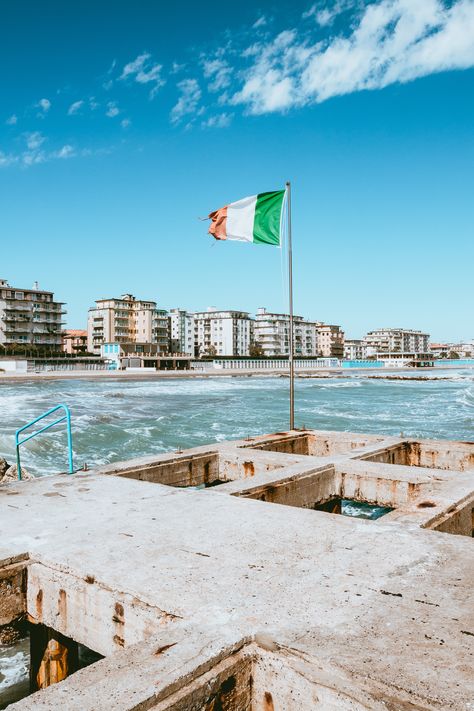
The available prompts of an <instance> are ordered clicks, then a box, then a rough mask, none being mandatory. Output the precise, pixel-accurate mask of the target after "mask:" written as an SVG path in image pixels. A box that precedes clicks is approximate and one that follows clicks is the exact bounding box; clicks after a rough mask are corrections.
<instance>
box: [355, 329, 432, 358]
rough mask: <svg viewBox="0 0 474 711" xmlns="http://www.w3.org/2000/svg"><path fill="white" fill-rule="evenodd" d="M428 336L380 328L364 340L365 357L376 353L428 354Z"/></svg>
mask: <svg viewBox="0 0 474 711" xmlns="http://www.w3.org/2000/svg"><path fill="white" fill-rule="evenodd" d="M429 341H430V334H429V333H423V332H422V331H412V330H409V329H404V328H380V329H378V330H376V331H369V333H368V334H367V335H366V336H365V338H364V344H365V346H366V349H367V355H369V356H370V355H376V354H377V353H428V352H429Z"/></svg>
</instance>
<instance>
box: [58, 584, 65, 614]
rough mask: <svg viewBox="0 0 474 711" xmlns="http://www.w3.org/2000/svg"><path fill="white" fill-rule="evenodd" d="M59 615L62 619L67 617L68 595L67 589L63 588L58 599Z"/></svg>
mask: <svg viewBox="0 0 474 711" xmlns="http://www.w3.org/2000/svg"><path fill="white" fill-rule="evenodd" d="M58 615H59V617H60V618H61V619H62V620H66V617H67V596H66V591H65V590H63V589H62V588H61V590H60V591H59V599H58Z"/></svg>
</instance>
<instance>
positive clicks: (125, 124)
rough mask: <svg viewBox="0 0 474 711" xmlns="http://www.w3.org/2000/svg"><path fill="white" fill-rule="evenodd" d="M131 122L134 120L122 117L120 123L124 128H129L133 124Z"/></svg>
mask: <svg viewBox="0 0 474 711" xmlns="http://www.w3.org/2000/svg"><path fill="white" fill-rule="evenodd" d="M131 123H132V122H131V121H130V119H128V118H125V119H122V120H121V121H120V125H121V126H122V128H128V127H129V126H130V125H131Z"/></svg>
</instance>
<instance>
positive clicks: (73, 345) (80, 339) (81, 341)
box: [61, 328, 87, 355]
mask: <svg viewBox="0 0 474 711" xmlns="http://www.w3.org/2000/svg"><path fill="white" fill-rule="evenodd" d="M61 340H62V344H61V349H62V351H63V353H69V354H70V355H74V354H78V353H87V331H86V330H82V329H80V328H71V329H69V330H67V331H62V332H61Z"/></svg>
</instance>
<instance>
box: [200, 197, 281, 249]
mask: <svg viewBox="0 0 474 711" xmlns="http://www.w3.org/2000/svg"><path fill="white" fill-rule="evenodd" d="M284 197H285V190H276V191H273V192H269V193H259V194H258V195H251V196H250V197H246V198H243V199H242V200H237V202H231V203H229V204H228V205H225V206H224V207H221V208H220V210H215V211H214V212H211V213H210V215H209V219H210V220H211V224H210V227H209V230H208V232H209V234H210V235H212V236H213V237H215V238H216V239H219V240H221V239H228V240H238V241H240V242H254V244H272V245H274V246H276V247H279V246H280V245H281V232H282V223H283V203H284Z"/></svg>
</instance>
